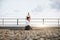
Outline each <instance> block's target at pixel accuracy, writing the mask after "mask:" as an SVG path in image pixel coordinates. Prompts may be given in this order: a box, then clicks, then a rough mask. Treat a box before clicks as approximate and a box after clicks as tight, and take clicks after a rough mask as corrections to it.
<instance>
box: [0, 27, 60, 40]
mask: <svg viewBox="0 0 60 40" xmlns="http://www.w3.org/2000/svg"><path fill="white" fill-rule="evenodd" d="M0 40H60V27H57V28H56V27H55V28H54V27H53V28H40V29H33V30H19V29H18V30H16V29H5V28H0Z"/></svg>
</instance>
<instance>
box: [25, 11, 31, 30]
mask: <svg viewBox="0 0 60 40" xmlns="http://www.w3.org/2000/svg"><path fill="white" fill-rule="evenodd" d="M30 20H31V17H30V15H29V12H28V15H27V17H26V26H25V30H31V29H32V28H31V26H30Z"/></svg>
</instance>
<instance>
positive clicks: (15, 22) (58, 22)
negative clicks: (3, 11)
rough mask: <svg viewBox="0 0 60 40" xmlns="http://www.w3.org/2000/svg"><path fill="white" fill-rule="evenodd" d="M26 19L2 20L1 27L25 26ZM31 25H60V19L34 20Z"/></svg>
mask: <svg viewBox="0 0 60 40" xmlns="http://www.w3.org/2000/svg"><path fill="white" fill-rule="evenodd" d="M23 24H25V18H0V25H23ZM31 24H34V25H35V24H39V25H41V24H42V25H58V26H59V25H60V18H32V19H31Z"/></svg>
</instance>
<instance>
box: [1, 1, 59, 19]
mask: <svg viewBox="0 0 60 40" xmlns="http://www.w3.org/2000/svg"><path fill="white" fill-rule="evenodd" d="M28 12H29V13H30V15H31V17H32V18H36V17H37V18H38V17H39V18H60V0H0V18H1V17H2V18H6V17H8V18H25V17H26V15H27V13H28Z"/></svg>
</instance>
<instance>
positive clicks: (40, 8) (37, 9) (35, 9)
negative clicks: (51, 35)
mask: <svg viewBox="0 0 60 40" xmlns="http://www.w3.org/2000/svg"><path fill="white" fill-rule="evenodd" d="M42 11H43V8H42V6H40V5H38V6H37V7H36V8H34V9H33V10H32V12H42Z"/></svg>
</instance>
